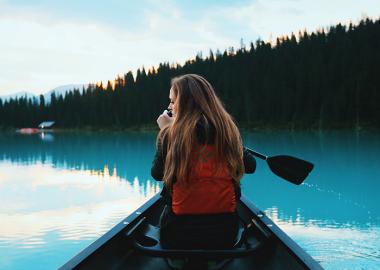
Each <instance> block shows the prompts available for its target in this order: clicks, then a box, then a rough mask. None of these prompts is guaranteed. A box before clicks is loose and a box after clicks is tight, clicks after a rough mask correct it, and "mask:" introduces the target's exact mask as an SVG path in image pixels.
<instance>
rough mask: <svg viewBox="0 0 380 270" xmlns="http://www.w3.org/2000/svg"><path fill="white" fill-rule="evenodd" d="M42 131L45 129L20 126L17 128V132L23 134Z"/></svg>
mask: <svg viewBox="0 0 380 270" xmlns="http://www.w3.org/2000/svg"><path fill="white" fill-rule="evenodd" d="M42 131H43V130H41V129H39V128H20V129H18V130H17V132H18V133H21V134H35V133H39V132H42Z"/></svg>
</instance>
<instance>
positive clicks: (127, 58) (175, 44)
mask: <svg viewBox="0 0 380 270" xmlns="http://www.w3.org/2000/svg"><path fill="white" fill-rule="evenodd" d="M79 2H80V3H79ZM378 10H380V2H378V1H374V0H366V1H353V2H352V3H347V1H343V0H339V1H328V0H321V1H311V0H303V1H301V0H281V1H279V0H265V1H264V0H255V1H239V2H234V3H233V4H231V3H226V2H213V3H211V4H209V3H203V2H189V3H187V2H186V1H173V0H165V1H152V0H147V1H143V2H139V4H136V3H134V4H130V3H126V2H123V1H111V2H109V3H108V2H101V3H93V2H91V3H90V2H89V1H84V2H82V1H68V2H65V3H64V4H63V2H61V3H58V2H55V1H42V2H41V3H40V5H36V4H35V3H33V2H31V1H17V2H15V3H14V2H4V1H2V2H0V35H1V36H2V37H3V38H2V42H1V43H0V52H1V53H0V62H1V66H0V95H4V94H9V93H12V92H13V93H14V92H18V91H30V92H34V93H36V94H39V93H42V92H46V91H48V90H50V89H52V88H54V87H57V86H60V85H65V84H71V83H88V82H97V81H99V80H103V81H105V80H108V79H110V80H112V79H114V78H115V77H116V75H117V74H120V73H126V72H128V71H129V70H133V71H135V70H136V69H137V68H139V67H141V66H142V65H144V66H145V67H151V66H157V65H158V64H159V63H161V62H170V63H176V62H179V63H183V62H184V61H185V60H188V59H190V58H193V57H194V56H195V54H196V53H197V52H199V51H203V52H204V53H206V54H207V53H208V50H209V49H213V50H216V49H221V50H224V49H227V48H228V47H230V46H234V47H238V46H239V41H240V38H243V39H244V40H245V42H249V41H256V39H257V38H258V37H261V38H263V39H264V40H268V38H269V37H270V36H273V38H275V37H276V36H282V35H288V34H290V33H291V32H297V31H298V30H303V29H305V28H307V29H308V30H310V31H313V30H315V29H317V28H320V27H324V26H328V25H331V24H335V23H337V22H340V21H343V22H347V21H349V20H350V19H352V20H354V21H355V20H357V19H359V18H360V17H361V16H362V14H363V13H366V12H367V15H369V16H378V15H379V14H376V11H378Z"/></svg>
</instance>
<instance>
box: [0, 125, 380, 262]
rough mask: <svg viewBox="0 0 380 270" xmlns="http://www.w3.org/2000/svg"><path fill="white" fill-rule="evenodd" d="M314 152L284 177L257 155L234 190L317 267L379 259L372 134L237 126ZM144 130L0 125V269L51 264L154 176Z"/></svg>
mask: <svg viewBox="0 0 380 270" xmlns="http://www.w3.org/2000/svg"><path fill="white" fill-rule="evenodd" d="M243 138H244V142H245V144H246V145H247V146H249V147H251V148H254V149H255V150H257V151H259V152H263V153H265V154H267V155H277V154H290V155H295V156H298V157H301V158H304V159H306V160H310V161H312V162H314V164H315V169H314V171H313V172H312V174H311V175H310V176H309V178H308V179H307V180H306V182H305V183H304V184H303V185H301V186H294V185H292V184H290V183H288V182H286V181H284V180H281V179H280V178H278V177H277V176H275V175H273V174H272V173H270V171H269V169H268V168H267V165H266V164H265V163H264V162H262V161H260V160H258V168H257V171H256V173H255V174H253V175H247V176H245V178H244V179H243V182H242V186H243V192H244V194H245V195H246V196H248V197H249V198H250V199H251V200H252V201H253V202H254V203H255V204H256V205H257V206H258V207H259V208H261V209H262V210H264V211H265V212H266V213H267V215H269V216H270V217H271V218H272V219H273V220H274V221H275V222H276V223H277V224H278V225H279V226H280V227H281V228H282V229H283V230H284V231H285V232H286V233H288V234H289V235H290V236H291V237H292V238H293V239H294V240H295V241H296V242H297V243H298V244H299V245H300V246H302V247H303V248H304V249H305V250H306V251H307V252H308V253H309V254H311V255H312V256H313V257H314V258H315V259H316V260H318V261H319V262H320V263H321V264H322V266H323V267H324V268H326V269H379V268H380V267H379V266H380V207H379V205H380V203H379V201H380V198H379V195H380V192H379V190H380V181H379V180H380V172H379V166H378V165H379V155H380V140H379V139H380V135H379V134H372V133H364V132H362V133H348V132H335V133H321V134H314V133H285V132H284V133H276V134H272V133H254V134H252V133H245V134H243ZM154 144H155V134H153V133H55V134H40V135H29V136H23V135H16V134H0V269H55V268H57V267H59V266H61V265H62V264H64V263H65V262H66V261H67V260H69V259H70V258H71V257H72V256H74V255H75V254H77V253H78V252H79V251H80V250H82V249H83V248H85V247H86V246H88V245H89V244H90V243H91V242H93V241H94V240H95V239H97V238H98V237H99V236H101V235H102V234H104V233H105V232H106V231H107V230H108V229H110V228H111V227H112V226H113V225H115V224H116V223H118V222H119V221H120V220H121V219H122V218H123V217H125V216H126V215H128V214H129V213H130V212H132V211H133V210H134V209H136V208H137V207H138V206H139V205H141V204H142V203H143V202H145V201H146V200H148V199H149V198H150V197H151V196H153V195H154V194H156V193H157V192H159V190H160V188H161V186H160V184H159V183H157V182H155V181H154V180H152V177H151V176H150V166H151V160H152V157H153V154H154Z"/></svg>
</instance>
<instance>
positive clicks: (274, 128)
mask: <svg viewBox="0 0 380 270" xmlns="http://www.w3.org/2000/svg"><path fill="white" fill-rule="evenodd" d="M238 127H239V130H240V131H241V132H255V131H258V132H281V131H287V132H300V131H301V132H302V131H305V132H325V131H352V132H362V131H363V132H367V131H369V132H371V131H372V132H379V131H380V128H378V127H373V126H359V127H348V126H345V125H340V126H338V125H336V126H332V127H325V128H316V127H292V126H290V125H288V126H285V125H254V124H241V125H238ZM18 129H19V128H2V127H0V132H2V133H3V132H5V133H8V132H17V130H18ZM158 131H159V128H158V126H157V125H155V124H152V125H138V126H133V127H91V126H87V127H82V128H53V129H52V130H47V131H46V132H55V133H56V132H59V133H64V132H158ZM40 132H42V131H40Z"/></svg>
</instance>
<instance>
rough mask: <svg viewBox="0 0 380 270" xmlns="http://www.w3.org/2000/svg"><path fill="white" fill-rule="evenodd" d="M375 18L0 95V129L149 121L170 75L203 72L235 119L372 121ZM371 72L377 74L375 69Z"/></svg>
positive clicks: (375, 109) (379, 39) (379, 36)
mask: <svg viewBox="0 0 380 270" xmlns="http://www.w3.org/2000/svg"><path fill="white" fill-rule="evenodd" d="M379 70H380V20H376V21H373V20H370V19H365V20H362V21H361V22H360V23H359V24H358V25H352V24H350V25H349V26H344V25H341V24H338V25H336V26H333V27H330V28H329V29H328V30H327V31H325V30H319V31H317V32H315V33H311V34H308V33H307V32H299V33H298V35H297V37H296V36H295V35H291V36H290V37H284V38H278V39H277V40H276V42H275V44H271V43H266V42H263V41H261V40H258V41H257V42H256V43H255V44H253V43H251V44H250V46H249V47H248V48H246V47H245V46H244V45H243V43H242V45H241V48H239V49H238V50H236V51H235V49H234V48H233V47H231V48H229V49H228V50H226V51H224V52H223V53H221V52H220V51H216V52H212V51H210V53H209V56H208V57H206V58H203V57H202V56H201V55H200V54H198V55H197V57H196V58H195V59H194V60H189V61H187V62H186V63H185V64H184V65H182V66H181V65H169V64H168V63H163V64H160V65H159V67H158V68H157V69H154V68H151V69H150V70H149V71H146V70H145V69H144V68H142V69H139V70H137V74H136V76H135V77H134V76H133V74H132V73H131V72H128V73H127V74H125V75H124V76H122V77H118V78H116V79H115V81H114V82H110V81H109V82H108V84H107V85H106V86H104V85H102V84H99V85H89V86H88V88H87V89H75V90H74V91H72V92H69V93H68V94H67V95H66V96H65V97H62V96H55V95H54V94H52V96H51V102H50V103H46V102H45V100H44V97H43V96H40V100H37V99H34V100H31V99H26V98H19V99H16V100H10V101H6V102H3V101H1V100H0V127H27V126H37V125H38V123H40V122H42V121H46V120H55V121H56V123H57V124H56V125H57V126H58V127H69V128H82V127H95V128H97V127H98V128H109V127H111V128H115V127H122V128H124V127H136V126H142V125H150V124H151V125H154V124H155V120H156V118H157V116H158V115H159V114H160V113H161V112H162V111H163V110H164V109H165V108H166V106H167V105H168V101H169V99H168V95H169V88H170V79H171V78H172V77H175V76H177V75H181V74H186V73H197V74H200V75H203V76H205V77H206V78H207V79H208V80H209V81H210V82H211V83H212V84H213V85H214V87H215V89H216V91H217V92H218V94H219V96H220V97H221V98H222V100H223V101H224V103H225V104H226V107H227V109H228V111H229V112H230V113H231V114H232V115H233V116H234V117H235V119H236V120H237V122H238V123H239V124H240V125H245V126H252V127H253V126H270V127H287V128H332V127H350V128H357V127H380V105H379V103H380V74H379ZM376 74H377V75H376Z"/></svg>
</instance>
